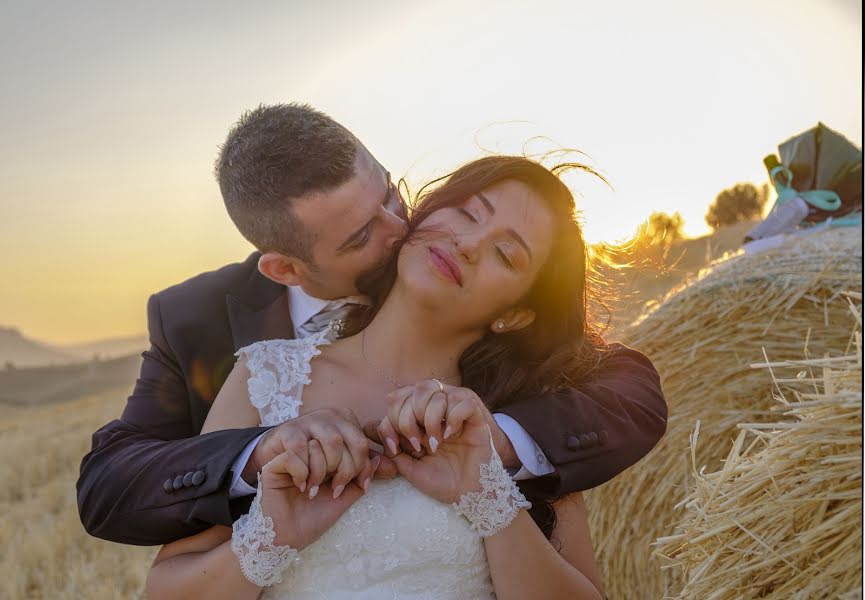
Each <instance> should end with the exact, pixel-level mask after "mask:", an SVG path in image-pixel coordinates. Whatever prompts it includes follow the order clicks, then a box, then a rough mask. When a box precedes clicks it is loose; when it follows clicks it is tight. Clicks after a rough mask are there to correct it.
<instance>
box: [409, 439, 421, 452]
mask: <svg viewBox="0 0 865 600" xmlns="http://www.w3.org/2000/svg"><path fill="white" fill-rule="evenodd" d="M409 441H410V442H411V447H412V448H414V451H415V452H420V440H419V439H417V438H416V437H413V438H411V439H410V440H409Z"/></svg>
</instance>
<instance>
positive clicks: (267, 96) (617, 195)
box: [0, 0, 862, 342]
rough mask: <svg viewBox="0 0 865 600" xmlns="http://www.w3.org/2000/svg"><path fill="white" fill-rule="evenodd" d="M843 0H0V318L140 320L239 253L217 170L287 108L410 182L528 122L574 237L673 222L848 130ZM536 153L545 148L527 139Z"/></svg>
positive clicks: (127, 323)
mask: <svg viewBox="0 0 865 600" xmlns="http://www.w3.org/2000/svg"><path fill="white" fill-rule="evenodd" d="M861 23H862V10H861V2H849V1H846V2H845V1H828V0H824V1H819V0H812V1H810V2H804V1H794V0H784V1H775V0H762V1H760V2H754V1H751V0H725V1H723V2H721V1H719V2H692V1H691V2H678V1H674V0H656V1H654V2H641V1H632V2H598V1H595V2H583V1H575V0H569V1H561V2H555V1H552V0H550V1H535V2H531V3H529V2H525V1H521V2H504V1H500V2H481V1H477V0H475V1H472V2H464V1H437V2H424V3H421V2H397V1H395V0H394V1H368V2H323V1H322V2H316V3H314V4H313V3H311V2H309V3H300V2H290V1H282V2H263V1H261V2H248V3H238V2H215V1H208V2H191V1H190V2H162V1H152V0H151V1H148V2H137V3H131V2H107V1H106V2H92V1H77V2H40V1H30V0H27V1H25V0H20V1H19V2H18V3H17V4H16V3H10V2H5V3H2V5H0V76H2V84H0V85H2V94H0V181H2V188H0V210H2V213H0V214H2V219H0V251H2V255H3V257H4V259H3V260H2V262H0V282H2V283H0V286H2V288H0V289H2V292H0V325H7V326H16V327H19V328H20V329H21V330H22V331H23V332H24V333H25V334H27V335H30V336H34V337H38V338H40V339H44V340H48V341H54V342H68V341H77V340H89V339H95V338H100V337H105V336H113V335H126V334H135V333H140V332H142V331H144V329H145V314H144V313H145V310H144V309H145V302H146V299H147V296H148V294H150V293H153V292H155V291H157V290H159V289H162V288H164V287H166V286H168V285H171V284H173V283H176V282H179V281H181V280H183V279H185V278H187V277H189V276H192V275H194V274H196V273H198V272H200V271H202V270H208V269H212V268H216V267H218V266H220V265H222V264H225V263H227V262H232V261H236V260H240V259H242V258H244V257H245V256H246V255H247V254H248V253H249V252H250V251H251V247H250V246H249V245H248V244H247V243H246V242H245V241H244V240H243V239H242V238H241V237H240V235H239V234H238V233H237V232H236V231H235V230H234V228H233V226H232V224H231V222H230V221H229V220H228V218H227V216H226V215H225V211H224V208H223V206H222V202H221V199H220V197H219V192H218V189H217V186H216V184H215V182H214V180H213V177H212V163H213V159H214V157H215V154H216V151H217V146H218V144H220V143H221V141H222V139H223V138H224V135H225V133H226V131H227V129H228V127H229V126H230V125H231V123H232V122H233V121H235V120H236V119H237V117H238V116H239V115H240V113H241V112H242V111H243V110H244V109H246V108H249V107H252V106H255V105H257V104H258V103H261V102H265V103H269V102H279V101H290V100H303V101H308V102H310V103H312V104H313V105H315V106H317V107H319V108H321V109H323V110H325V111H327V112H329V113H330V114H331V115H332V116H333V117H335V118H336V119H337V120H339V121H340V122H342V123H344V124H345V125H346V126H348V127H349V128H350V129H352V130H353V131H354V132H355V133H356V134H357V135H358V136H359V137H360V138H361V139H362V140H364V141H365V142H366V144H367V146H368V147H369V148H370V149H371V150H372V152H373V153H374V154H375V155H376V156H377V158H378V159H379V160H380V161H381V162H382V163H383V164H385V165H386V166H388V167H389V169H390V170H391V171H392V172H393V173H394V174H395V175H406V176H407V177H408V179H409V181H410V182H412V183H413V184H414V185H415V187H416V186H417V184H418V183H421V182H423V181H425V180H426V179H428V178H430V177H431V176H433V175H437V174H441V173H443V172H445V171H447V170H448V169H450V168H452V167H454V166H456V165H457V164H459V163H460V162H461V161H464V160H466V159H469V158H472V157H475V156H477V155H478V154H479V145H481V146H483V147H486V148H489V149H494V150H499V151H505V152H508V151H510V152H516V151H520V150H521V148H522V147H523V144H524V142H525V141H526V140H528V139H529V138H530V137H532V136H535V135H543V136H548V137H550V138H552V139H553V140H555V142H557V143H558V144H561V145H563V146H568V147H573V148H578V149H580V150H582V151H585V152H586V153H588V154H589V155H590V156H591V164H593V165H594V166H595V167H597V168H599V169H600V170H602V171H603V172H604V173H605V174H606V175H607V177H608V178H609V179H610V180H611V182H612V183H613V185H614V186H615V191H610V190H607V189H605V188H604V187H603V186H601V185H598V184H596V183H594V182H592V181H591V180H589V179H579V180H576V181H574V182H573V185H574V186H575V187H576V188H577V189H578V191H581V192H582V196H581V197H580V198H579V204H580V207H581V208H582V209H583V211H584V219H585V226H586V233H587V236H588V237H589V239H590V240H591V241H599V240H602V239H615V238H621V237H624V236H626V235H628V234H629V233H631V232H632V231H633V230H634V228H635V227H636V226H637V224H638V223H639V222H640V221H642V220H643V219H644V218H645V217H646V216H647V215H648V214H649V213H650V212H652V211H655V210H663V211H668V212H673V211H679V212H681V213H682V215H683V216H684V218H685V220H686V231H687V232H688V233H689V234H691V235H699V234H702V233H704V232H705V231H706V226H705V224H704V222H703V215H704V213H705V210H706V207H707V205H708V204H709V203H710V202H711V201H712V199H713V198H714V196H715V195H716V194H717V193H718V192H719V191H720V190H721V189H723V188H725V187H728V186H730V185H732V184H734V183H736V182H737V181H755V182H762V181H764V180H765V173H764V171H763V166H762V163H761V159H762V157H763V156H764V155H765V154H767V153H769V152H772V151H774V150H775V148H776V146H777V144H778V143H779V142H781V141H783V140H784V139H786V138H788V137H790V136H791V135H793V134H796V133H798V132H799V131H802V130H804V129H807V128H809V127H812V126H813V125H814V124H816V122H817V121H818V120H822V121H824V122H825V123H826V124H828V125H829V126H830V127H833V128H834V129H836V130H839V131H840V132H841V133H843V134H845V135H847V136H848V137H849V138H850V139H851V140H853V141H854V142H856V143H857V144H860V145H861V142H862V139H861V128H862V96H861V91H862V77H861V67H862V62H861V54H860V50H861V43H862V28H861ZM544 149H548V147H544Z"/></svg>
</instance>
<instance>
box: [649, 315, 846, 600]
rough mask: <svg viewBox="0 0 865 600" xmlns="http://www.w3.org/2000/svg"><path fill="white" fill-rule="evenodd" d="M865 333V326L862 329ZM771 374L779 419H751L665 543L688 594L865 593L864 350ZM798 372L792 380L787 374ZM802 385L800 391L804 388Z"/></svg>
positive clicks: (660, 544) (661, 550) (699, 479)
mask: <svg viewBox="0 0 865 600" xmlns="http://www.w3.org/2000/svg"><path fill="white" fill-rule="evenodd" d="M859 332H860V333H861V328H860V329H859ZM858 341H859V340H858V339H857V344H856V352H855V353H854V354H850V355H848V356H844V357H840V358H839V359H838V360H833V361H832V362H831V363H830V365H829V366H827V364H826V361H824V360H810V361H809V360H803V361H788V362H784V363H780V364H775V365H774V366H773V367H772V372H773V379H774V381H775V386H776V392H775V395H776V403H777V405H776V406H775V407H774V408H775V409H776V410H777V411H778V412H780V413H781V414H779V415H778V418H777V420H776V421H774V422H772V423H752V424H747V423H743V424H740V425H739V428H740V432H739V435H738V437H737V438H736V441H735V442H734V444H733V447H732V448H731V450H730V452H729V454H728V455H727V458H726V460H725V461H724V466H723V468H722V469H721V470H719V471H716V472H713V473H704V472H703V470H702V469H701V468H698V463H697V462H696V448H697V446H698V444H699V425H700V424H699V422H698V424H697V427H696V428H695V430H694V433H693V435H692V437H691V460H692V466H693V472H692V480H693V482H694V487H693V489H692V491H691V493H690V494H689V495H688V498H687V499H686V500H685V501H684V502H683V503H682V504H683V505H684V506H685V508H686V515H685V517H684V518H683V520H682V521H681V522H680V524H679V528H678V529H680V531H681V532H680V533H677V534H675V535H672V536H668V537H666V538H662V539H660V540H658V541H657V542H656V546H657V551H658V554H659V555H661V556H663V557H664V558H666V559H668V560H669V561H670V565H671V568H672V570H673V571H674V572H675V575H676V578H677V579H678V580H679V581H681V582H683V583H684V585H683V588H682V589H681V591H680V593H679V595H678V596H677V598H683V599H684V598H688V599H691V598H693V599H697V598H700V599H704V598H706V599H708V598H712V599H718V600H721V599H735V598H777V599H779V600H780V599H782V598H783V599H787V598H802V599H805V598H837V597H839V596H845V595H848V594H856V593H858V591H859V590H861V587H862V569H861V546H862V501H861V489H862V351H861V345H860V344H859V343H858ZM785 372H792V374H793V378H792V379H786V378H782V375H783V374H784V373H785ZM800 390H801V391H800Z"/></svg>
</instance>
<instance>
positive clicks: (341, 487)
mask: <svg viewBox="0 0 865 600" xmlns="http://www.w3.org/2000/svg"><path fill="white" fill-rule="evenodd" d="M344 489H345V486H344V485H338V486H336V487H335V488H333V497H334V499H336V498H339V495H340V494H341V493H342V490H344Z"/></svg>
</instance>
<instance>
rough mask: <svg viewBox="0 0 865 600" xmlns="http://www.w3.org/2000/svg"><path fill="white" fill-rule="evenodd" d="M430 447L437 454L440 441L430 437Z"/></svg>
mask: <svg viewBox="0 0 865 600" xmlns="http://www.w3.org/2000/svg"><path fill="white" fill-rule="evenodd" d="M429 447H430V450H432V452H433V454H435V453H436V449H437V448H438V447H439V441H438V440H437V439H435V436H430V439H429Z"/></svg>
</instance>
